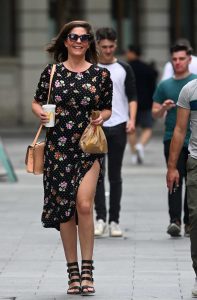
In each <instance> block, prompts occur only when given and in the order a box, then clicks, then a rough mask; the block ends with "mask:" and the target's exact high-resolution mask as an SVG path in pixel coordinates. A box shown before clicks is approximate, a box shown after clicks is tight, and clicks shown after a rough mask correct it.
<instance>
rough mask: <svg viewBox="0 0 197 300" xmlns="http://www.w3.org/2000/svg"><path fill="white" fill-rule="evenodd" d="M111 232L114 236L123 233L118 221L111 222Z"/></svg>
mask: <svg viewBox="0 0 197 300" xmlns="http://www.w3.org/2000/svg"><path fill="white" fill-rule="evenodd" d="M109 234H110V236H112V237H120V236H122V235H123V233H122V230H121V229H120V226H119V224H118V223H116V222H111V223H110V225H109Z"/></svg>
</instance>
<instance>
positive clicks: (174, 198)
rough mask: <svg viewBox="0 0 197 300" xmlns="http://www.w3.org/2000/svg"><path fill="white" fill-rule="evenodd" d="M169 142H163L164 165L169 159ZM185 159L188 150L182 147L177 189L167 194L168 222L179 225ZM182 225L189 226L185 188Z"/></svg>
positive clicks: (185, 168) (185, 172) (185, 169)
mask: <svg viewBox="0 0 197 300" xmlns="http://www.w3.org/2000/svg"><path fill="white" fill-rule="evenodd" d="M170 142H171V140H168V141H165V142H164V155H165V158H166V163H167V162H168V158H169V150H170ZM187 159H188V149H187V147H183V148H182V150H181V153H180V155H179V159H178V163H177V169H178V171H179V176H180V180H179V187H178V188H176V191H175V192H172V193H168V205H169V215H170V222H171V223H175V222H176V221H178V222H179V223H180V224H181V213H182V188H183V180H184V179H185V181H186V177H187ZM183 222H184V224H189V210H188V204H187V188H186V189H185V195H184V216H183Z"/></svg>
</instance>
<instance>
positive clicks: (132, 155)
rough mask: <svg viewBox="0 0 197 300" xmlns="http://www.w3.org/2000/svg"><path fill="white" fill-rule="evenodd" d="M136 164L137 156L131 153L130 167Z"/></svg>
mask: <svg viewBox="0 0 197 300" xmlns="http://www.w3.org/2000/svg"><path fill="white" fill-rule="evenodd" d="M137 162H138V157H137V154H136V153H132V154H131V164H132V165H137Z"/></svg>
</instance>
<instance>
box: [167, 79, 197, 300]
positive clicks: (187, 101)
mask: <svg viewBox="0 0 197 300" xmlns="http://www.w3.org/2000/svg"><path fill="white" fill-rule="evenodd" d="M177 106H178V110H177V120H176V127H175V129H174V134H173V138H172V141H171V145H170V155H169V160H168V171H167V186H168V188H169V191H170V193H173V191H174V190H176V186H177V185H178V182H179V172H178V170H177V168H176V165H177V160H178V157H179V153H180V151H181V148H182V146H183V143H184V138H185V134H186V131H187V124H188V121H190V127H191V137H190V141H189V151H190V155H189V158H188V161H187V192H188V194H187V200H188V208H189V218H190V240H191V257H192V261H193V268H194V271H195V274H196V279H195V284H194V288H193V289H192V295H193V296H194V297H197V79H194V80H192V81H190V82H189V83H187V84H186V85H185V86H184V87H183V88H182V90H181V92H180V95H179V99H178V102H177Z"/></svg>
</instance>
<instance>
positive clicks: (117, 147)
mask: <svg viewBox="0 0 197 300" xmlns="http://www.w3.org/2000/svg"><path fill="white" fill-rule="evenodd" d="M103 130H104V132H105V135H106V138H107V143H108V153H107V155H106V156H107V161H108V179H109V189H110V190H109V193H110V196H109V220H108V221H109V223H110V222H111V221H114V222H116V223H119V215H120V208H121V206H120V201H121V196H122V177H121V169H122V161H123V155H124V151H125V146H126V142H127V134H126V123H122V124H119V125H116V126H113V127H104V128H103ZM105 163H106V158H105ZM105 163H104V165H105ZM105 174H106V172H105V171H104V177H105ZM104 180H105V178H103V180H102V181H101V182H100V183H98V185H97V191H96V196H95V210H96V215H97V216H96V219H97V220H98V219H102V220H104V221H105V222H106V218H107V211H106V198H105V183H104Z"/></svg>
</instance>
